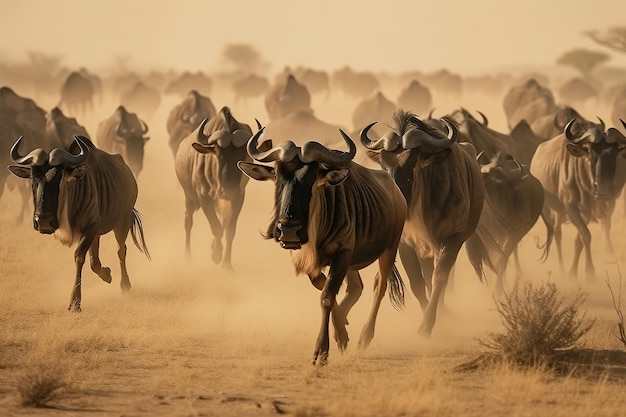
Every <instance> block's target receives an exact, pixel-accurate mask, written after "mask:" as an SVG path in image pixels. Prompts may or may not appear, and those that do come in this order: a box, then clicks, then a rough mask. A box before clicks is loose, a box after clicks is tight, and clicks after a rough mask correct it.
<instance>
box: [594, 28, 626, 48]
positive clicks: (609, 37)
mask: <svg viewBox="0 0 626 417" xmlns="http://www.w3.org/2000/svg"><path fill="white" fill-rule="evenodd" d="M584 34H585V35H586V36H588V37H589V38H591V39H592V40H593V41H594V42H595V43H597V44H598V45H602V46H604V47H607V48H609V49H612V50H613V51H617V52H621V53H623V54H626V26H614V27H611V28H609V29H607V30H605V31H600V30H590V31H588V32H585V33H584Z"/></svg>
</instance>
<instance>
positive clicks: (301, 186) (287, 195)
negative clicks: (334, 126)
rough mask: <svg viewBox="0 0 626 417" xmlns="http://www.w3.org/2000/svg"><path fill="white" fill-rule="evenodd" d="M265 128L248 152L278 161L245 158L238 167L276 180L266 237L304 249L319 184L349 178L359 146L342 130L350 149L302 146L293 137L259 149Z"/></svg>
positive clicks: (263, 178) (334, 183) (253, 175)
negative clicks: (351, 163)
mask: <svg viewBox="0 0 626 417" xmlns="http://www.w3.org/2000/svg"><path fill="white" fill-rule="evenodd" d="M264 129H265V128H262V129H260V130H259V131H258V132H257V133H256V134H255V135H254V136H253V137H252V138H251V139H250V141H249V142H248V146H247V150H248V154H249V155H250V156H251V157H252V159H254V160H256V161H259V162H274V166H273V167H271V166H265V165H259V164H253V163H250V162H245V161H242V162H239V163H238V166H239V169H241V170H242V171H243V172H244V173H245V174H246V175H248V176H249V177H250V178H252V179H255V180H258V181H267V180H273V181H274V184H275V195H274V214H273V218H272V221H271V223H270V225H269V227H268V229H267V233H266V235H265V238H267V239H271V238H273V239H274V240H276V241H277V242H280V244H281V246H282V247H283V248H285V249H300V247H301V246H302V245H304V244H305V243H307V242H308V240H309V235H308V232H307V229H308V224H309V218H310V216H311V215H312V214H310V202H311V197H312V196H313V193H314V191H315V190H314V189H315V187H324V186H337V185H339V184H341V183H342V182H343V181H344V180H345V179H346V178H348V175H350V169H349V168H348V167H347V165H348V164H349V162H350V161H351V160H352V158H354V155H355V154H356V146H355V144H354V142H353V141H352V139H350V137H349V136H348V135H347V134H346V133H345V132H344V131H343V130H341V129H340V130H339V131H340V132H341V135H342V136H343V139H344V141H345V142H346V144H347V145H348V147H349V151H348V152H342V151H337V150H330V149H328V148H326V147H325V146H324V145H322V144H320V143H319V142H307V143H305V144H304V145H302V147H300V146H296V145H295V144H294V143H293V142H292V141H290V140H288V141H285V142H283V143H281V144H280V145H278V146H276V147H272V146H271V141H266V142H264V143H263V145H267V144H268V143H269V148H270V149H267V148H268V147H267V146H266V147H264V148H263V149H259V148H258V146H257V144H258V142H259V138H260V137H261V134H262V133H263V131H264Z"/></svg>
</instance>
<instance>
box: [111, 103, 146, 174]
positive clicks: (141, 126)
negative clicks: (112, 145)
mask: <svg viewBox="0 0 626 417" xmlns="http://www.w3.org/2000/svg"><path fill="white" fill-rule="evenodd" d="M115 112H116V116H117V118H118V122H117V126H116V127H115V139H114V140H117V141H118V143H119V145H121V147H122V148H123V149H124V150H125V152H124V157H125V158H126V162H127V163H128V166H129V167H130V169H131V170H132V171H133V173H134V174H135V176H137V175H138V174H139V172H141V169H142V168H143V154H144V145H145V143H146V142H147V141H148V140H149V139H150V138H149V137H147V136H145V134H146V133H148V125H146V123H145V122H144V121H143V120H141V119H139V117H137V114H135V113H130V112H128V111H127V110H126V108H125V107H124V106H119V107H118V108H117V110H116V111H115Z"/></svg>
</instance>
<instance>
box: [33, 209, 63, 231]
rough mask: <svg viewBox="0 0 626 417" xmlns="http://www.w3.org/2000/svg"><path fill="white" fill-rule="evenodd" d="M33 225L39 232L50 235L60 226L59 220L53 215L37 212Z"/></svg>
mask: <svg viewBox="0 0 626 417" xmlns="http://www.w3.org/2000/svg"><path fill="white" fill-rule="evenodd" d="M33 227H34V228H35V230H37V231H38V232H39V233H43V234H46V235H49V234H52V233H54V232H55V231H56V230H57V229H58V228H59V221H58V220H57V219H56V217H53V216H46V215H43V214H42V215H37V214H36V215H35V216H34V217H33Z"/></svg>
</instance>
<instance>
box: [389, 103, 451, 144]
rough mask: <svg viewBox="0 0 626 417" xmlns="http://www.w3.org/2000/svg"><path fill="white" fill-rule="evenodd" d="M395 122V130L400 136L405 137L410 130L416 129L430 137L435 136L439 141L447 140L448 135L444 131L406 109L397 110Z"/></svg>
mask: <svg viewBox="0 0 626 417" xmlns="http://www.w3.org/2000/svg"><path fill="white" fill-rule="evenodd" d="M393 122H394V126H393V129H394V130H395V131H396V133H397V134H398V135H400V136H402V135H404V134H405V133H406V132H407V131H408V130H409V129H411V128H415V129H419V130H421V131H423V132H426V133H428V134H429V135H430V136H433V137H435V138H437V139H444V138H446V135H445V134H444V133H443V132H442V131H440V130H439V129H436V128H434V127H432V126H430V125H428V124H426V123H424V122H423V121H421V120H420V119H419V118H418V117H417V116H416V115H415V113H412V112H410V111H407V110H404V109H398V110H396V112H395V113H394V114H393Z"/></svg>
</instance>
